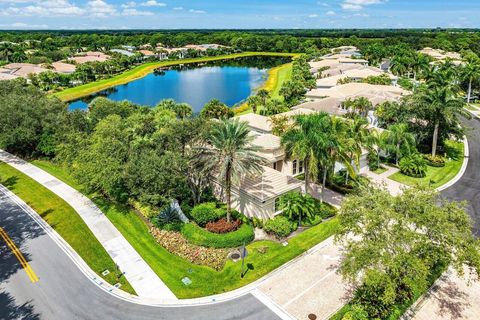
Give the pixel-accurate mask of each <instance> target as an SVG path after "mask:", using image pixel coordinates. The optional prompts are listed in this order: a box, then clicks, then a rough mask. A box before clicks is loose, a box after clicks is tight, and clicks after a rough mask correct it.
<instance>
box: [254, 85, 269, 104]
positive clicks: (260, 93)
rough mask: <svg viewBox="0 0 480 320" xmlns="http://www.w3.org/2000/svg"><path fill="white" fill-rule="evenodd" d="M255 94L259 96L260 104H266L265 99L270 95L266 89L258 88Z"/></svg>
mask: <svg viewBox="0 0 480 320" xmlns="http://www.w3.org/2000/svg"><path fill="white" fill-rule="evenodd" d="M257 96H259V97H260V100H261V101H262V106H265V105H266V104H267V100H268V98H269V97H270V92H269V91H268V90H267V89H260V90H258V92H257Z"/></svg>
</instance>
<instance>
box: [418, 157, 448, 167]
mask: <svg viewBox="0 0 480 320" xmlns="http://www.w3.org/2000/svg"><path fill="white" fill-rule="evenodd" d="M423 158H424V159H425V160H426V161H427V164H428V165H429V166H431V167H437V168H439V167H445V158H443V157H440V156H435V157H432V155H431V154H424V155H423Z"/></svg>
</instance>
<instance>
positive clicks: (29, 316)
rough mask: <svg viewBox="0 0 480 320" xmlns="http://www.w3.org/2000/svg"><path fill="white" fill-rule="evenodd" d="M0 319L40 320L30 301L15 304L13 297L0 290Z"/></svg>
mask: <svg viewBox="0 0 480 320" xmlns="http://www.w3.org/2000/svg"><path fill="white" fill-rule="evenodd" d="M0 319H24V320H40V314H38V313H35V311H34V308H33V305H32V304H31V301H28V302H25V303H23V304H20V305H17V304H16V303H15V299H14V298H13V297H12V296H11V295H10V294H9V293H7V292H0Z"/></svg>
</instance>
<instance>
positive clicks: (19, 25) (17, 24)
mask: <svg viewBox="0 0 480 320" xmlns="http://www.w3.org/2000/svg"><path fill="white" fill-rule="evenodd" d="M0 27H1V28H9V29H47V28H48V25H46V24H28V23H24V22H14V23H10V24H0Z"/></svg>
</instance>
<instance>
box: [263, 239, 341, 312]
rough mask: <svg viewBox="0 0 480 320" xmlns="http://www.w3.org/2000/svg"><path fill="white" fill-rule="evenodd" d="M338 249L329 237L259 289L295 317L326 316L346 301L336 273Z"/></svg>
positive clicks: (339, 278) (338, 256)
mask: <svg viewBox="0 0 480 320" xmlns="http://www.w3.org/2000/svg"><path fill="white" fill-rule="evenodd" d="M339 260H340V250H339V248H338V247H337V246H336V245H334V244H333V239H332V238H330V239H328V240H326V241H325V242H323V245H322V246H320V247H317V248H315V250H314V251H313V252H310V253H309V254H307V255H305V256H304V257H303V258H302V259H301V260H300V261H297V262H296V263H294V264H292V265H290V266H288V267H287V268H285V269H283V270H282V271H281V272H279V273H277V274H275V275H274V276H273V277H271V278H270V279H268V280H267V281H266V282H264V283H263V284H262V285H261V286H260V287H259V290H260V291H261V292H262V293H263V294H264V295H265V296H267V297H268V298H269V299H270V300H271V301H272V302H273V303H275V304H276V305H277V306H278V307H280V308H282V309H283V310H284V311H286V312H287V313H288V314H290V315H291V316H292V317H294V318H296V319H308V315H309V314H311V313H313V314H315V315H316V316H317V319H328V318H329V316H331V315H332V314H333V313H335V312H336V311H337V310H338V309H340V308H341V307H342V306H343V305H344V304H345V303H346V302H347V301H348V287H347V285H346V284H345V283H344V282H342V279H341V277H340V275H338V274H337V273H336V271H337V267H338V262H339Z"/></svg>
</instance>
